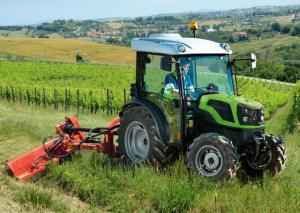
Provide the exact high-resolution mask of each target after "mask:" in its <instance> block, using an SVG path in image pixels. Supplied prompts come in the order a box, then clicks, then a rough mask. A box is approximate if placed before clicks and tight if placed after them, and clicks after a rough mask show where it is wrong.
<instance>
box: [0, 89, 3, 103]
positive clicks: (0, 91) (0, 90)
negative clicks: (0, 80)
mask: <svg viewBox="0 0 300 213" xmlns="http://www.w3.org/2000/svg"><path fill="white" fill-rule="evenodd" d="M0 93H1V98H2V100H3V93H2V87H0Z"/></svg>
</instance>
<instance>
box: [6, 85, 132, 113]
mask: <svg viewBox="0 0 300 213" xmlns="http://www.w3.org/2000/svg"><path fill="white" fill-rule="evenodd" d="M48 92H49V90H46V89H45V88H42V89H38V88H36V87H35V88H33V89H32V90H30V89H28V88H26V89H23V88H21V87H12V86H6V87H5V88H3V87H0V97H1V99H2V100H7V101H12V102H14V103H17V102H20V103H21V104H22V103H26V104H28V106H29V105H36V106H43V107H45V108H46V107H47V106H52V107H54V109H58V108H59V106H60V107H61V108H63V109H65V110H70V108H73V109H76V110H77V111H78V112H80V111H81V112H84V111H89V112H91V113H97V112H99V111H102V112H104V111H106V112H107V114H111V113H112V112H115V113H118V111H119V110H120V109H121V107H122V105H123V104H124V103H126V102H127V101H128V99H127V95H126V89H124V90H123V91H122V93H123V101H122V103H120V105H115V104H113V103H114V94H113V91H110V90H109V89H106V95H105V97H104V98H105V101H102V102H100V100H103V99H104V98H103V97H100V96H99V95H101V96H103V94H99V93H97V92H93V91H92V90H89V92H88V93H87V92H86V91H83V90H76V91H75V92H74V91H71V90H70V89H65V90H64V91H63V90H57V89H53V91H52V93H51V94H49V93H48Z"/></svg>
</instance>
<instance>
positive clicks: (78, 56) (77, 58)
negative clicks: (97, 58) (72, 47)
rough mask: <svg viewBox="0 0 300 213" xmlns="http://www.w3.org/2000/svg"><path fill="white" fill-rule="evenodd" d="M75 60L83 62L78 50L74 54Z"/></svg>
mask: <svg viewBox="0 0 300 213" xmlns="http://www.w3.org/2000/svg"><path fill="white" fill-rule="evenodd" d="M76 62H83V60H82V56H81V55H80V53H79V52H78V53H77V55H76Z"/></svg>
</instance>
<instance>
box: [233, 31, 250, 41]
mask: <svg viewBox="0 0 300 213" xmlns="http://www.w3.org/2000/svg"><path fill="white" fill-rule="evenodd" d="M243 36H248V34H247V33H246V32H235V33H234V34H232V38H233V39H234V40H239V38H240V37H243Z"/></svg>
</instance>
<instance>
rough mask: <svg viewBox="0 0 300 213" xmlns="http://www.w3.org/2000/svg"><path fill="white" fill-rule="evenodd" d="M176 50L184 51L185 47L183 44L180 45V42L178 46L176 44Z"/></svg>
mask: <svg viewBox="0 0 300 213" xmlns="http://www.w3.org/2000/svg"><path fill="white" fill-rule="evenodd" d="M178 50H179V51H180V52H183V53H184V52H185V51H186V48H185V46H184V45H182V44H180V45H179V46H178Z"/></svg>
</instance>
